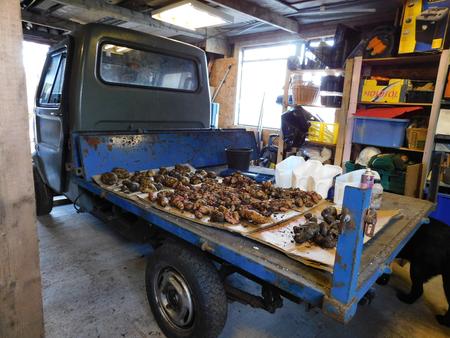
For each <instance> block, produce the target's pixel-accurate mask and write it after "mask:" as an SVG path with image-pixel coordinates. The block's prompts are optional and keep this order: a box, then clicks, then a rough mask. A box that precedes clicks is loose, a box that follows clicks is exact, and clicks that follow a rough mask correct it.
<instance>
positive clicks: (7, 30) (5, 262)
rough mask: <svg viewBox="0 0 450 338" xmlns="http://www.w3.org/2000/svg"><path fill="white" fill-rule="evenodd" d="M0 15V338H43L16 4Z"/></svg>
mask: <svg viewBox="0 0 450 338" xmlns="http://www.w3.org/2000/svg"><path fill="white" fill-rule="evenodd" d="M1 4H2V10H1V11H0V41H1V42H2V52H1V53H0V102H1V104H0V337H43V336H44V329H43V315H42V296H41V277H40V269H39V250H38V241H37V233H36V217H35V201H34V189H33V176H32V167H31V151H30V141H29V136H28V114H27V104H26V102H27V101H26V92H27V91H26V87H25V74H24V69H23V65H22V52H21V50H22V24H21V18H20V7H19V2H18V1H2V2H1Z"/></svg>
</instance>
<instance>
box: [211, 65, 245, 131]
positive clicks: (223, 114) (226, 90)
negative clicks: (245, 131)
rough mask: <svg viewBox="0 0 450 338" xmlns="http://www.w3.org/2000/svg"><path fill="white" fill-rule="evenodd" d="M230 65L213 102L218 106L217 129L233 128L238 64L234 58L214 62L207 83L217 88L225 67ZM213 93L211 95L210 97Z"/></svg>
mask: <svg viewBox="0 0 450 338" xmlns="http://www.w3.org/2000/svg"><path fill="white" fill-rule="evenodd" d="M229 65H231V69H230V72H229V74H228V76H227V79H226V81H225V83H224V85H223V86H222V89H221V90H220V92H219V95H218V96H217V98H216V100H215V102H217V103H219V104H220V113H219V128H232V127H234V112H235V103H236V95H237V74H238V62H237V59H236V58H223V59H217V60H215V61H214V64H213V66H212V69H211V74H210V79H209V83H210V86H212V87H215V88H217V86H218V85H219V83H220V81H221V80H222V79H223V77H224V75H225V73H226V70H227V67H228V66H229ZM212 95H213V93H211V96H212Z"/></svg>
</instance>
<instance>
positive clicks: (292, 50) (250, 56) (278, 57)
mask: <svg viewBox="0 0 450 338" xmlns="http://www.w3.org/2000/svg"><path fill="white" fill-rule="evenodd" d="M320 43H325V44H327V45H329V46H332V45H333V44H334V40H333V38H322V39H317V40H312V41H310V46H311V47H318V46H319V45H320ZM293 55H297V56H299V57H300V60H301V61H302V62H305V60H306V59H311V60H315V59H316V57H315V56H314V54H313V53H312V52H310V51H309V50H308V49H307V48H306V45H305V44H303V43H297V44H294V43H291V44H279V45H275V46H267V47H249V48H243V50H242V54H241V64H240V69H241V76H240V83H239V93H238V94H239V96H238V101H237V109H236V113H237V114H236V121H235V123H236V124H239V125H249V126H258V123H259V120H260V116H262V126H263V127H265V128H275V129H279V128H280V127H281V113H282V107H281V105H280V104H277V103H276V100H277V98H278V97H279V96H281V95H283V92H284V91H283V88H284V85H285V77H286V69H287V59H288V57H289V56H293ZM323 75H325V73H322V74H319V73H315V74H312V73H307V72H306V73H304V75H303V79H304V80H305V81H312V82H313V83H314V84H315V85H317V86H320V82H321V78H322V76H323ZM305 109H306V110H308V111H309V112H311V113H312V114H314V115H315V116H316V117H318V118H319V119H320V120H322V121H325V122H334V120H335V111H336V109H335V108H325V107H320V108H317V107H305Z"/></svg>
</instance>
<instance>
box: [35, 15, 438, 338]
mask: <svg viewBox="0 0 450 338" xmlns="http://www.w3.org/2000/svg"><path fill="white" fill-rule="evenodd" d="M35 120H36V121H35V125H36V139H37V140H36V141H37V142H36V151H35V153H34V155H33V174H34V179H35V180H34V181H35V194H36V207H37V214H38V215H44V214H47V213H50V212H51V210H52V207H53V196H54V195H55V194H62V195H65V196H66V197H67V198H68V199H69V200H70V201H72V202H73V203H74V205H75V206H76V208H77V209H78V210H80V211H84V212H90V213H92V214H94V215H95V216H97V217H99V218H101V219H102V220H104V221H105V222H107V223H109V224H111V225H112V226H114V227H117V228H118V229H120V230H121V231H122V232H124V233H127V234H129V235H132V236H134V237H135V238H137V239H140V240H144V241H148V242H149V243H150V244H152V245H153V246H154V248H155V251H154V253H153V254H152V255H151V256H150V257H149V259H148V263H147V268H146V275H145V279H146V291H147V298H148V301H149V305H150V307H151V309H152V312H153V314H154V316H155V319H156V321H157V322H158V324H159V326H160V328H161V330H162V331H163V332H164V333H165V334H166V336H168V337H180V338H181V337H184V338H188V337H191V338H202V337H204V338H209V337H217V336H218V335H219V334H220V332H221V330H222V328H223V326H224V324H225V321H226V316H227V298H231V299H232V300H238V301H241V302H245V303H247V304H250V305H251V306H253V307H258V308H263V309H265V310H267V311H270V312H274V311H275V310H276V309H277V308H279V307H281V306H282V303H283V298H289V299H291V300H294V301H297V302H300V301H301V300H303V301H305V302H306V303H308V304H310V305H312V306H316V307H320V308H321V309H322V310H323V312H324V313H325V314H327V315H329V316H331V317H333V318H335V319H337V320H339V321H341V322H344V323H345V322H348V321H349V320H350V319H351V318H352V317H353V315H354V314H355V312H356V309H357V306H358V302H359V301H360V300H361V299H363V298H364V296H365V295H366V293H367V292H368V291H369V290H370V288H371V287H372V285H373V284H374V283H375V281H376V280H377V278H379V277H380V276H381V275H383V274H384V273H386V272H388V271H389V264H390V263H391V262H392V260H393V259H394V258H395V256H396V254H397V253H398V252H399V251H400V249H401V248H402V247H403V246H404V245H405V243H406V242H407V241H408V239H409V238H410V237H411V236H412V235H413V234H414V232H415V231H416V230H417V228H418V227H419V226H420V224H421V223H422V222H423V221H424V218H425V217H426V215H427V214H428V213H429V212H430V210H431V208H432V204H431V203H430V202H427V201H421V200H417V199H412V198H408V197H404V196H397V195H393V194H385V195H384V201H383V203H384V204H385V205H386V206H387V208H391V209H394V208H397V209H398V208H399V209H403V210H405V211H409V212H405V213H404V215H403V217H402V218H401V219H400V220H396V221H394V222H392V224H389V227H388V228H387V229H386V230H384V231H382V232H381V233H380V234H378V235H377V237H376V238H374V239H373V240H371V241H370V242H369V243H367V244H363V241H362V233H363V227H364V215H365V212H366V211H367V208H368V201H369V199H368V196H369V195H370V191H367V190H361V189H358V188H352V187H348V188H346V190H345V195H344V207H346V208H347V209H348V210H349V214H350V215H351V218H350V221H349V223H348V224H349V225H348V226H347V227H345V228H344V231H343V233H342V234H341V236H340V237H339V240H338V245H337V251H336V263H335V265H334V269H333V272H332V273H330V272H327V271H321V270H317V269H315V268H313V267H309V266H306V265H303V264H301V263H299V262H297V261H294V260H293V259H291V258H290V257H288V256H287V255H285V254H283V253H281V252H279V251H277V250H275V249H273V248H271V247H269V246H265V245H261V244H259V243H257V242H255V241H253V240H252V239H249V238H246V237H242V236H240V235H238V234H233V233H230V232H228V231H223V230H221V229H216V228H212V227H207V226H204V225H201V224H198V223H195V222H193V221H190V220H187V219H183V218H180V217H177V216H174V215H171V214H168V213H166V212H164V211H162V210H159V209H157V208H153V207H148V208H143V207H141V206H140V205H138V204H136V203H134V202H133V201H132V200H129V199H126V198H122V197H120V196H119V195H116V194H113V193H110V192H108V191H106V190H104V189H102V188H101V187H100V186H99V185H97V184H96V183H95V182H94V181H93V179H92V178H93V177H94V176H95V175H99V174H102V173H104V172H107V171H110V170H111V169H112V168H114V167H122V168H126V169H127V170H128V171H130V172H131V171H138V170H144V169H149V168H158V167H161V166H173V165H175V164H177V163H190V164H191V165H193V166H194V167H196V168H210V169H214V168H216V169H218V168H221V167H224V165H225V164H226V158H225V152H224V149H225V148H226V147H230V146H231V147H238V148H242V147H246V148H252V149H254V151H253V154H254V156H256V154H257V149H258V147H257V144H256V140H255V136H254V134H253V133H252V132H248V131H246V130H244V129H229V130H222V129H210V128H209V126H210V93H209V86H208V74H207V65H206V57H205V53H204V52H203V51H202V50H201V49H199V48H196V47H194V46H190V45H188V44H185V43H182V42H177V41H174V40H170V39H166V38H162V37H156V36H152V35H148V34H145V33H141V32H136V31H132V30H127V29H123V28H119V27H110V26H106V25H101V24H89V25H85V26H83V27H82V28H81V29H80V30H78V31H76V32H73V33H72V34H71V35H68V36H67V38H66V39H65V40H64V41H62V42H60V43H58V44H57V45H55V46H53V47H52V48H50V50H49V52H48V56H47V60H46V62H45V66H44V69H43V72H42V76H41V80H40V83H39V86H38V89H37V94H36V100H35ZM233 274H239V275H241V276H244V277H246V278H248V279H251V280H253V281H254V282H256V283H257V284H259V285H260V286H261V295H260V296H257V295H253V294H250V293H248V292H246V291H244V290H241V289H238V288H236V287H235V286H233V285H231V284H230V283H228V277H229V276H231V275H233Z"/></svg>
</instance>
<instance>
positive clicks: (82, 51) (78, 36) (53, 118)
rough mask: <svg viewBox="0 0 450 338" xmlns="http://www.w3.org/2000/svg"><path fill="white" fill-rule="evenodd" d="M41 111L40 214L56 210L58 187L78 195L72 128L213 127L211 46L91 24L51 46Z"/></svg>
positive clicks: (38, 122) (37, 107) (37, 173)
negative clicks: (72, 187) (73, 179)
mask: <svg viewBox="0 0 450 338" xmlns="http://www.w3.org/2000/svg"><path fill="white" fill-rule="evenodd" d="M34 111H35V125H36V151H35V153H34V155H33V165H34V178H35V191H36V197H37V198H36V200H37V212H38V214H40V215H41V214H46V213H48V212H50V211H51V207H52V197H53V194H66V195H68V194H69V195H71V194H70V175H69V174H68V173H69V172H70V171H71V169H72V168H71V162H72V161H71V156H72V155H71V149H70V138H71V135H72V133H73V132H84V131H105V132H109V131H129V132H132V131H135V132H137V131H143V130H174V129H207V128H209V126H210V93H209V86H208V74H207V65H206V57H205V53H204V52H203V51H202V50H201V49H199V48H197V47H194V46H191V45H188V44H185V43H182V42H178V41H175V40H171V39H167V38H163V37H158V36H153V35H149V34H145V33H142V32H137V31H132V30H128V29H124V28H120V27H113V26H108V25H102V24H88V25H84V26H83V27H82V28H81V29H80V30H78V31H75V32H73V33H72V34H71V35H69V36H67V38H66V39H65V40H64V41H61V42H60V43H58V44H57V45H55V46H53V47H51V48H50V50H49V52H48V55H47V59H46V62H45V66H44V69H43V72H42V75H41V79H40V83H39V86H38V89H37V93H36V100H35V108H34ZM68 197H69V198H70V196H68Z"/></svg>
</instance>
